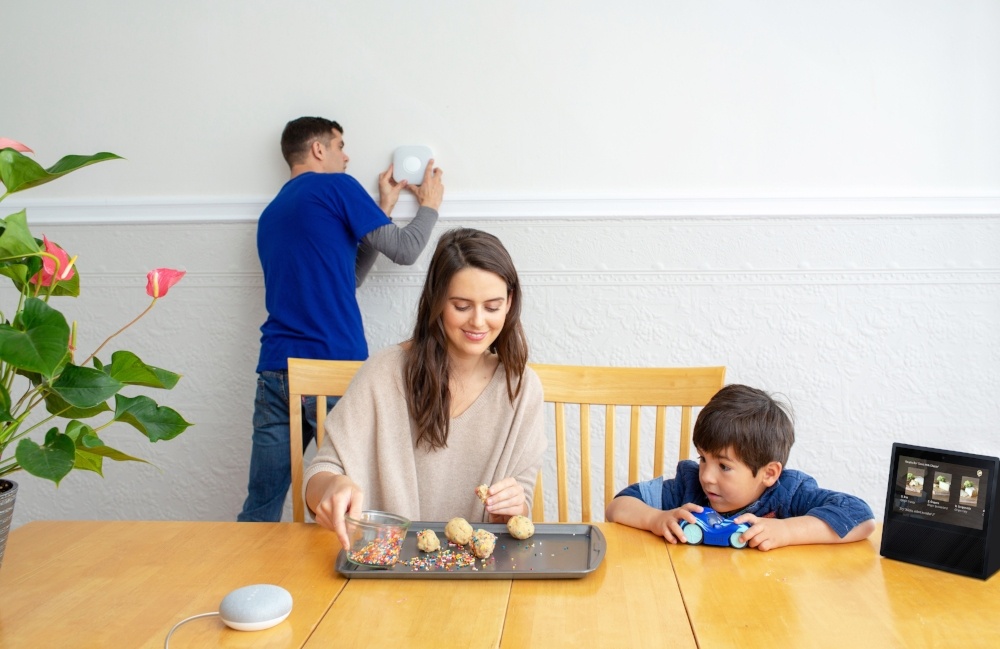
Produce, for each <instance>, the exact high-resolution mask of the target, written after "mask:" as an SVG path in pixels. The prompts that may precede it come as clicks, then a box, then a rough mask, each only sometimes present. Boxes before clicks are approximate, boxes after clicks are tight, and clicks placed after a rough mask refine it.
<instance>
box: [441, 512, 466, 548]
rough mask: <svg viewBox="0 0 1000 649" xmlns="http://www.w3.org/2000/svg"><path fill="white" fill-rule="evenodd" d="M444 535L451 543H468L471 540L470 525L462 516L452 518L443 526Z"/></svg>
mask: <svg viewBox="0 0 1000 649" xmlns="http://www.w3.org/2000/svg"><path fill="white" fill-rule="evenodd" d="M444 535H445V536H446V537H448V540H449V541H451V542H452V543H457V544H459V545H468V544H469V541H471V540H472V526H471V525H469V521H467V520H465V519H464V518H453V519H451V520H450V521H448V524H447V525H445V526H444Z"/></svg>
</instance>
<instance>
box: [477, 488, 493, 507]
mask: <svg viewBox="0 0 1000 649" xmlns="http://www.w3.org/2000/svg"><path fill="white" fill-rule="evenodd" d="M476 495H477V496H479V500H481V501H483V504H484V505H485V504H486V498H488V497H489V495H490V486H489V485H485V484H481V485H479V486H478V487H476Z"/></svg>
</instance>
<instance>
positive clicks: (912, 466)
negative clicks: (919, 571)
mask: <svg viewBox="0 0 1000 649" xmlns="http://www.w3.org/2000/svg"><path fill="white" fill-rule="evenodd" d="M998 474H1000V460H998V458H996V457H988V456H985V455H974V454H971V453H962V452H958V451H945V450H941V449H933V448H925V447H921V446H911V445H907V444H900V443H896V444H893V445H892V460H891V463H890V467H889V481H888V482H889V485H888V493H887V495H886V504H885V521H884V524H883V526H882V547H881V554H882V556H885V557H888V558H890V559H898V560H900V561H907V562H910V563H915V564H918V565H922V566H927V567H930V568H938V569H940V570H947V571H949V572H954V573H958V574H962V575H967V576H970V577H979V578H981V579H986V578H988V577H989V576H990V575H992V574H993V573H994V572H996V571H997V569H998V568H1000V529H994V528H1000V520H998V516H1000V515H998V514H997V498H996V489H997V478H998V477H1000V476H998Z"/></svg>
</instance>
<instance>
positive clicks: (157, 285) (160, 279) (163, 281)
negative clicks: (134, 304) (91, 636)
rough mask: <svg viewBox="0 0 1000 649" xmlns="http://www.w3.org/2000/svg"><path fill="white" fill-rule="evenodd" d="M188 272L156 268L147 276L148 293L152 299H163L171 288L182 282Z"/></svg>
mask: <svg viewBox="0 0 1000 649" xmlns="http://www.w3.org/2000/svg"><path fill="white" fill-rule="evenodd" d="M186 272H187V271H183V270H174V269H173V268H156V269H153V270H151V271H149V273H148V274H147V275H146V293H147V294H149V297H152V298H159V297H163V296H164V295H166V294H167V291H169V290H170V287H171V286H173V285H174V284H176V283H177V282H179V281H181V278H182V277H184V274H185V273H186Z"/></svg>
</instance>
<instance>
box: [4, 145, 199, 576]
mask: <svg viewBox="0 0 1000 649" xmlns="http://www.w3.org/2000/svg"><path fill="white" fill-rule="evenodd" d="M26 153H32V151H31V149H29V148H28V147H26V146H24V145H23V144H21V143H19V142H16V141H14V140H9V139H5V138H0V182H2V183H3V186H4V193H3V194H2V195H0V201H2V200H3V199H5V198H6V197H7V196H9V195H10V194H13V193H15V192H20V191H24V190H26V189H30V188H32V187H37V186H38V185H42V184H44V183H47V182H50V181H52V180H55V179H56V178H59V177H61V176H64V175H66V174H68V173H70V172H73V171H76V170H77V169H80V168H82V167H85V166H87V165H91V164H94V163H97V162H103V161H106V160H114V159H118V158H119V156H117V155H115V154H113V153H96V154H94V155H90V156H79V155H70V156H65V157H63V158H62V159H60V160H59V161H58V162H57V163H56V164H54V165H52V166H51V167H49V168H47V169H44V168H42V166H41V165H39V164H38V163H37V162H35V161H34V160H33V159H32V158H31V157H29V156H27V155H25V154H26ZM0 275H3V276H5V277H7V278H8V279H10V281H11V282H12V283H13V286H14V289H15V292H16V295H15V296H14V297H15V298H16V299H14V300H12V301H13V302H14V303H13V304H7V299H6V297H5V298H4V300H3V301H2V302H0V561H2V559H3V549H4V544H5V541H6V532H7V528H8V527H9V524H10V521H9V517H8V520H7V521H6V524H5V522H4V520H3V518H2V516H3V512H4V510H5V504H4V502H5V500H4V495H5V494H6V495H7V496H8V498H9V500H10V502H9V506H6V509H9V510H12V508H13V494H15V493H16V490H17V485H16V483H14V482H12V481H11V480H9V479H6V477H7V476H8V475H9V474H12V473H14V472H16V471H21V470H23V471H26V472H27V473H30V474H32V475H35V476H38V477H41V478H45V479H47V480H51V481H52V482H54V483H55V484H56V485H57V486H58V484H59V481H60V480H62V479H63V478H64V477H65V476H66V475H67V474H69V472H70V471H72V470H73V469H83V470H86V471H93V472H96V473H98V474H99V475H103V461H104V460H105V459H110V460H115V461H139V462H143V461H144V460H141V459H139V458H136V457H132V456H130V455H128V454H126V453H123V452H121V451H118V450H116V449H114V448H112V447H110V446H108V445H107V444H105V443H104V440H103V439H102V435H103V431H104V429H106V428H107V427H108V426H110V425H112V424H114V423H123V424H129V425H131V426H132V427H133V428H135V429H136V430H138V431H139V432H140V433H141V434H142V435H144V436H145V437H146V438H148V439H149V441H151V442H156V441H159V440H168V439H173V438H174V437H176V436H178V435H180V434H181V433H182V432H184V430H185V429H186V428H187V427H188V426H190V425H191V424H190V423H188V422H187V421H185V420H184V418H183V417H182V416H181V415H180V414H179V413H177V412H176V411H175V410H173V409H171V408H167V407H162V406H159V405H158V404H157V403H156V402H155V401H154V400H153V399H151V398H149V397H148V396H144V395H141V394H140V395H136V396H132V397H130V396H126V395H124V394H122V390H123V389H124V388H126V387H128V386H140V387H142V388H161V389H167V390H169V389H171V388H173V387H174V385H176V384H177V381H178V380H179V378H180V375H178V374H175V373H174V372H170V371H168V370H165V369H162V368H159V367H154V366H152V365H147V364H146V363H144V362H143V361H142V360H141V359H140V358H139V356H137V355H136V354H134V353H133V352H130V351H125V350H118V351H114V352H113V353H111V356H110V359H108V358H105V359H103V360H102V359H101V358H99V357H98V356H97V354H98V353H99V352H101V351H102V350H103V349H104V347H105V346H106V345H107V343H108V342H109V341H110V340H111V339H112V338H114V337H115V336H117V335H118V334H119V333H121V332H122V331H124V330H125V329H127V328H128V327H129V326H131V325H132V324H134V323H135V322H136V321H138V320H139V319H140V318H141V317H142V316H143V315H145V314H146V313H148V312H149V310H150V309H151V308H152V307H153V305H155V304H156V302H157V300H158V299H159V298H161V297H163V296H164V295H166V293H167V291H168V290H169V289H170V287H171V286H173V285H174V284H175V283H176V282H177V281H179V280H180V279H181V277H183V275H184V273H183V272H182V271H176V270H172V269H167V268H159V269H156V270H153V271H150V272H149V274H148V275H147V286H146V292H147V293H148V294H149V296H150V297H152V299H153V301H152V303H150V305H149V307H147V308H146V310H145V311H143V312H142V313H141V314H139V316H138V317H136V318H135V319H133V320H132V321H131V322H129V323H128V324H126V325H125V326H124V327H122V328H121V329H119V330H118V331H116V332H115V333H113V334H111V335H110V336H109V337H108V338H107V339H105V341H104V342H103V343H101V345H100V346H99V347H98V348H97V349H96V350H95V351H94V352H93V353H92V354H90V355H89V356H86V357H85V358H83V359H82V360H81V361H80V362H77V360H76V358H75V356H76V328H77V327H76V322H73V323H69V322H67V320H66V318H65V317H64V316H63V314H62V313H61V312H60V311H59V310H58V309H57V308H55V306H54V305H55V303H56V302H57V301H58V300H59V299H62V298H66V297H77V296H79V294H80V275H79V273H78V272H77V269H76V257H73V258H70V257H69V255H68V254H67V253H66V251H65V250H64V249H63V248H61V247H60V246H58V245H57V244H55V243H53V242H51V241H49V240H48V238H47V237H44V236H43V237H42V239H41V240H38V239H36V238H35V237H34V235H32V233H31V231H30V230H29V228H28V224H27V215H26V210H21V211H19V212H15V213H13V214H8V215H7V216H5V217H3V218H0ZM5 295H11V293H10V292H7V293H6V294H5ZM11 307H13V308H11ZM10 513H11V512H10V511H8V514H10Z"/></svg>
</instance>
